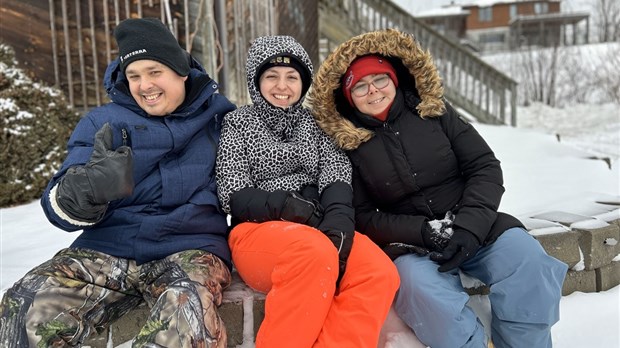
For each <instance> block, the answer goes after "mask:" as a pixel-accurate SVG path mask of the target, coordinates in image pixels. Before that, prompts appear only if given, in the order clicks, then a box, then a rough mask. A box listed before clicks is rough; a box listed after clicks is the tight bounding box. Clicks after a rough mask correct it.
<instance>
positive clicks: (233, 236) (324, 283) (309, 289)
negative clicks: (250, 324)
mask: <svg viewBox="0 0 620 348" xmlns="http://www.w3.org/2000/svg"><path fill="white" fill-rule="evenodd" d="M228 243H229V245H230V249H231V250H232V257H233V263H234V264H235V267H236V268H237V271H238V272H239V275H240V276H241V278H242V279H243V280H244V281H245V282H246V283H247V284H248V285H249V286H251V287H252V288H254V289H255V290H258V291H261V292H264V293H266V294H267V296H266V301H265V318H264V320H263V322H262V324H261V326H260V329H259V331H258V334H257V337H256V348H287V347H291V348H310V347H313V348H323V347H338V348H376V347H377V341H378V339H379V332H380V331H381V327H382V325H383V322H384V320H385V318H386V316H387V313H388V311H389V309H390V305H391V304H392V300H393V299H394V295H395V294H396V291H397V289H398V286H399V283H400V280H399V277H398V273H397V270H396V268H395V266H394V264H393V263H392V261H390V259H389V258H388V257H387V256H386V255H385V254H384V253H383V251H382V250H381V249H380V248H379V247H378V246H377V245H375V244H374V243H373V242H372V241H371V240H370V239H368V237H366V236H365V235H362V234H360V233H357V232H356V233H355V237H354V240H353V248H352V249H351V254H350V256H349V259H348V262H347V267H346V271H345V274H344V276H343V278H342V280H341V283H340V287H339V289H336V279H337V278H338V251H337V249H336V248H335V247H334V245H333V243H332V242H331V241H330V240H329V239H328V238H327V237H326V236H325V235H324V234H323V233H322V232H321V231H319V230H317V229H315V228H312V227H309V226H306V225H301V224H296V223H291V222H286V221H269V222H264V223H252V222H246V223H242V224H239V225H237V226H236V227H235V228H234V229H233V230H232V231H231V233H230V237H229V241H228Z"/></svg>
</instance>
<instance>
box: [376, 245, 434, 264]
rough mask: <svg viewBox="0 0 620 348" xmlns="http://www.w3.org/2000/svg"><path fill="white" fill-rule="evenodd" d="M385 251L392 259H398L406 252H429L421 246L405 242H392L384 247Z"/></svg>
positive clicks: (423, 253) (422, 253) (420, 253)
mask: <svg viewBox="0 0 620 348" xmlns="http://www.w3.org/2000/svg"><path fill="white" fill-rule="evenodd" d="M383 252H385V253H386V255H387V256H388V257H389V258H390V259H391V260H392V261H394V260H396V259H397V258H398V257H400V256H403V255H405V254H412V253H415V254H419V255H422V256H424V255H426V254H428V252H429V251H428V250H427V249H425V248H422V247H419V246H415V245H410V244H404V243H390V244H388V245H386V246H384V247H383Z"/></svg>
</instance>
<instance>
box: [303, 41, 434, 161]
mask: <svg viewBox="0 0 620 348" xmlns="http://www.w3.org/2000/svg"><path fill="white" fill-rule="evenodd" d="M367 54H379V55H382V56H384V57H386V58H388V59H390V61H391V62H392V63H393V65H394V67H395V69H396V71H397V76H398V81H399V88H400V89H407V88H409V89H412V90H414V92H415V94H417V95H418V96H419V98H420V100H421V101H420V102H419V104H417V105H416V109H417V111H418V113H419V115H420V117H423V118H424V117H435V116H441V115H443V114H444V113H445V106H444V102H443V86H442V84H441V78H440V77H439V72H438V71H437V67H436V66H435V64H434V62H433V59H432V56H431V54H430V53H429V52H428V51H424V50H423V49H422V48H421V47H420V45H419V44H418V43H417V42H416V41H415V38H414V37H413V35H411V34H407V33H404V32H401V31H398V30H396V29H385V30H380V31H374V32H369V33H366V34H362V35H359V36H356V37H353V38H351V39H349V40H348V41H346V42H344V43H342V44H341V45H340V46H338V47H337V48H336V49H335V50H334V51H333V52H332V53H331V54H330V55H329V56H328V57H327V59H326V60H325V61H324V62H323V64H321V67H320V68H319V70H318V72H317V74H316V75H315V77H314V82H313V87H312V89H311V90H310V93H309V95H308V101H309V103H310V105H311V109H312V112H313V115H314V118H315V119H316V121H317V123H318V124H319V126H320V127H321V128H322V129H323V130H324V131H325V133H327V134H328V135H330V136H331V137H332V138H333V139H334V140H335V141H336V144H337V145H338V146H340V147H341V148H343V149H344V150H354V149H356V148H357V147H358V146H359V145H360V144H361V143H363V142H365V141H367V140H369V139H370V138H371V137H372V136H373V132H372V131H370V130H368V129H366V128H362V127H357V126H356V125H355V124H354V123H353V122H351V120H350V117H351V116H349V115H352V110H351V107H350V106H349V104H348V102H347V101H346V99H345V98H344V95H343V93H342V84H341V82H342V76H343V75H344V74H345V73H346V71H347V69H348V68H349V66H350V65H351V63H352V62H353V61H354V60H355V59H356V58H357V57H360V56H364V55H367ZM343 114H345V115H347V116H346V117H345V116H343Z"/></svg>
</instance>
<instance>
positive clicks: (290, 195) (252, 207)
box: [230, 187, 323, 227]
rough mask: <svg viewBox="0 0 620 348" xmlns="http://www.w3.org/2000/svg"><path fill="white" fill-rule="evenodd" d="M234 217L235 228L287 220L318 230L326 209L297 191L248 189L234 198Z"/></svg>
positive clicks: (232, 203)
mask: <svg viewBox="0 0 620 348" xmlns="http://www.w3.org/2000/svg"><path fill="white" fill-rule="evenodd" d="M230 214H231V216H232V218H233V224H235V222H241V221H251V222H265V221H278V220H285V221H290V222H297V223H300V224H306V225H309V226H312V227H317V226H318V225H319V223H320V222H321V219H322V217H323V207H322V206H321V205H320V204H319V203H318V202H316V201H315V200H311V199H307V198H304V197H303V196H301V195H300V194H299V193H298V192H296V191H284V190H275V191H273V192H269V191H265V190H262V189H258V188H254V187H246V188H243V189H241V190H239V191H235V192H233V193H232V194H231V195H230Z"/></svg>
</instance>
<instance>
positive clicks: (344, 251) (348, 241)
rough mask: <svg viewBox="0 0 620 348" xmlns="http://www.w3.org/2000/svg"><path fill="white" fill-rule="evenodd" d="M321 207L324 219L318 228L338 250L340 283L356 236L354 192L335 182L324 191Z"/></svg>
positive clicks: (339, 182) (346, 186) (345, 184)
mask: <svg viewBox="0 0 620 348" xmlns="http://www.w3.org/2000/svg"><path fill="white" fill-rule="evenodd" d="M321 205H322V206H323V208H324V217H323V220H322V221H321V223H320V225H319V226H318V227H317V228H318V229H319V230H321V231H322V232H323V233H324V234H325V235H326V236H327V237H328V238H329V239H330V240H331V241H332V243H334V246H335V247H336V249H338V265H339V267H338V281H337V282H336V286H337V287H339V286H340V280H342V277H343V275H344V273H345V271H346V268H347V260H348V259H349V254H350V253H351V248H352V247H353V238H354V236H355V212H354V209H353V190H352V188H351V185H349V184H348V183H345V182H341V181H338V182H333V183H331V184H330V185H328V186H327V187H325V188H324V189H323V192H322V193H321Z"/></svg>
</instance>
